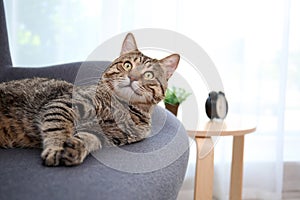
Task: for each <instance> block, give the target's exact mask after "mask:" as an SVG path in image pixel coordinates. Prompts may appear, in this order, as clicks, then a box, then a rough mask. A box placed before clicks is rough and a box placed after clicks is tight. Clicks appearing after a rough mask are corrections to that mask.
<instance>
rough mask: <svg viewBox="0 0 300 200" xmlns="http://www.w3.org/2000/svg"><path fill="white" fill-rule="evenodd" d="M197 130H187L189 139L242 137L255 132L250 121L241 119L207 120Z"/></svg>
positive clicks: (253, 124)
mask: <svg viewBox="0 0 300 200" xmlns="http://www.w3.org/2000/svg"><path fill="white" fill-rule="evenodd" d="M199 127H200V128H199V129H198V130H188V131H187V132H188V134H189V136H191V137H210V136H242V135H245V134H248V133H252V132H254V131H255V130H256V125H255V123H253V122H252V121H251V120H245V119H243V118H226V119H224V120H217V119H214V120H209V121H206V122H205V123H203V124H201V125H200V126H199Z"/></svg>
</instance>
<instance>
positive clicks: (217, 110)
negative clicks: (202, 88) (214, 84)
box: [205, 91, 228, 119]
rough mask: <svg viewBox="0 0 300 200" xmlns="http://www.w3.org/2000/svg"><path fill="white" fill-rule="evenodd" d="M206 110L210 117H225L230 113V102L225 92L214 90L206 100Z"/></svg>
mask: <svg viewBox="0 0 300 200" xmlns="http://www.w3.org/2000/svg"><path fill="white" fill-rule="evenodd" d="M205 111H206V114H207V116H208V117H209V118H210V119H214V118H216V119H225V117H226V115H227V113H228V102H227V100H226V98H225V94H224V93H223V92H221V91H220V92H218V93H217V92H215V91H212V92H210V93H209V94H208V98H207V100H206V102H205Z"/></svg>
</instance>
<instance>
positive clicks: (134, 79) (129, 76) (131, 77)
mask: <svg viewBox="0 0 300 200" xmlns="http://www.w3.org/2000/svg"><path fill="white" fill-rule="evenodd" d="M128 78H129V80H130V82H133V81H137V80H138V79H139V78H138V77H137V76H135V75H133V74H130V75H128Z"/></svg>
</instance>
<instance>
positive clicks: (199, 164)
mask: <svg viewBox="0 0 300 200" xmlns="http://www.w3.org/2000/svg"><path fill="white" fill-rule="evenodd" d="M255 130H256V126H254V125H251V124H250V123H243V122H241V121H239V120H233V119H230V118H226V119H225V120H224V121H222V120H211V121H208V122H206V123H205V124H203V126H202V127H201V129H200V130H197V131H194V130H190V131H188V134H189V135H190V136H191V137H195V140H196V145H197V161H196V174H195V189H194V199H195V200H208V199H212V197H213V176H214V144H213V141H212V138H211V137H212V136H233V145H232V163H231V180H230V199H231V200H240V199H242V183H243V157H244V135H245V134H248V133H252V132H254V131H255Z"/></svg>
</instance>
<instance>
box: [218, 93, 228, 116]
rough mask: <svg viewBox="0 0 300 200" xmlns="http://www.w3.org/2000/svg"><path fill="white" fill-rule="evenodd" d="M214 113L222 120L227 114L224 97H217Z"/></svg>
mask: <svg viewBox="0 0 300 200" xmlns="http://www.w3.org/2000/svg"><path fill="white" fill-rule="evenodd" d="M216 111H217V115H218V117H219V118H221V119H224V118H225V117H226V114H227V103H226V99H225V97H224V95H218V99H217V102H216Z"/></svg>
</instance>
